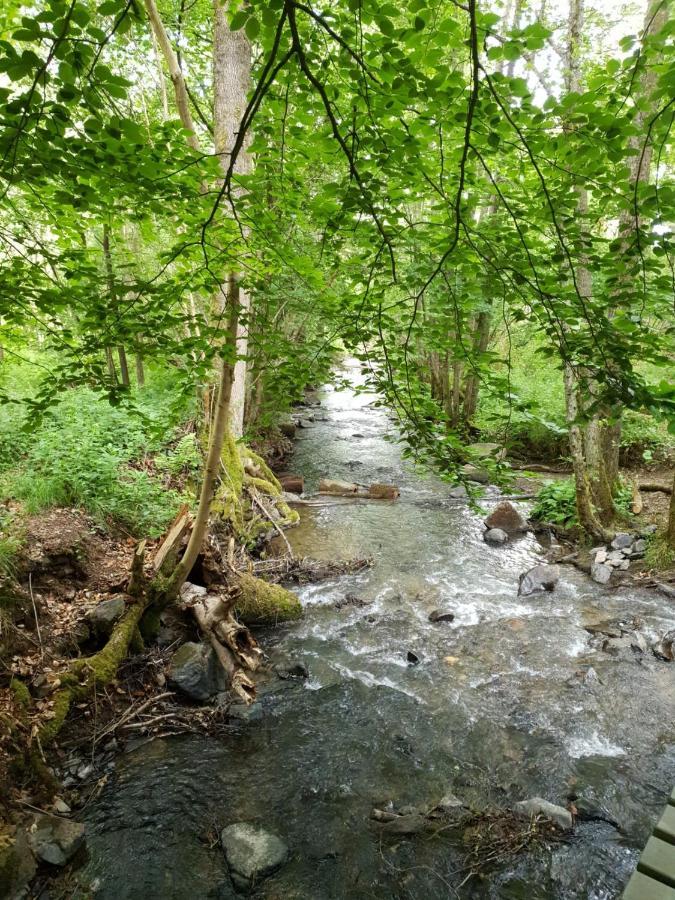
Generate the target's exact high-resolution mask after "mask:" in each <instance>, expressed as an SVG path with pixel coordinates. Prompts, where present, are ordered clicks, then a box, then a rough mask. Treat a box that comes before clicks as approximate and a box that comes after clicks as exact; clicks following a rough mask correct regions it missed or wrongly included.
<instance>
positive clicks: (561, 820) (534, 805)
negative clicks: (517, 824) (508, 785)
mask: <svg viewBox="0 0 675 900" xmlns="http://www.w3.org/2000/svg"><path fill="white" fill-rule="evenodd" d="M513 811H514V812H515V813H516V815H519V816H523V818H533V817H534V816H544V817H545V818H547V819H550V820H551V822H555V824H556V825H558V826H559V827H560V828H565V829H568V828H571V827H572V825H573V824H574V820H573V819H572V813H571V812H570V811H569V810H568V809H565V807H564V806H557V805H556V804H555V803H549V801H548V800H543V799H542V798H541V797H531V798H530V799H529V800H521V801H520V803H516V804H515V806H514V807H513Z"/></svg>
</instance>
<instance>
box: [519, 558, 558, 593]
mask: <svg viewBox="0 0 675 900" xmlns="http://www.w3.org/2000/svg"><path fill="white" fill-rule="evenodd" d="M559 578H560V570H559V569H558V567H557V566H549V565H539V566H535V567H534V568H533V569H530V571H529V572H524V573H523V574H522V575H521V576H520V584H519V586H518V596H519V597H528V596H529V595H530V594H535V593H537V592H538V591H552V590H553V588H554V587H555V586H556V584H557V583H558V579H559Z"/></svg>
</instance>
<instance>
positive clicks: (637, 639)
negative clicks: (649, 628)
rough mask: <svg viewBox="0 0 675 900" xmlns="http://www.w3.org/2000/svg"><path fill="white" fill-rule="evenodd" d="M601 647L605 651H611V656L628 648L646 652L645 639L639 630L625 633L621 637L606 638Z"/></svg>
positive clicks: (637, 651)
mask: <svg viewBox="0 0 675 900" xmlns="http://www.w3.org/2000/svg"><path fill="white" fill-rule="evenodd" d="M602 649H603V650H604V651H605V653H611V654H612V655H613V656H618V655H619V654H620V653H622V652H626V651H629V650H630V651H632V652H635V653H646V652H647V641H646V640H645V639H644V637H643V636H642V635H641V634H640V632H639V631H633V632H632V633H631V634H626V635H624V636H623V637H619V638H607V640H606V641H605V642H604V643H603V645H602Z"/></svg>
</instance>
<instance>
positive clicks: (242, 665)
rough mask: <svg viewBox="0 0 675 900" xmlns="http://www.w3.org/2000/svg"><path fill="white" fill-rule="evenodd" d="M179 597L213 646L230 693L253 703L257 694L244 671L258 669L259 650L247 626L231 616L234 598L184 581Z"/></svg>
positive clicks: (260, 651)
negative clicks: (208, 591)
mask: <svg viewBox="0 0 675 900" xmlns="http://www.w3.org/2000/svg"><path fill="white" fill-rule="evenodd" d="M181 600H182V602H183V605H184V606H185V607H186V608H189V609H191V610H192V613H193V615H194V617H195V619H196V620H197V624H198V625H199V628H200V630H201V631H202V633H203V634H204V636H205V637H206V638H207V640H208V641H209V643H210V644H211V646H212V647H213V650H214V652H215V654H216V657H217V658H218V661H219V663H220V664H221V666H222V668H223V670H224V671H225V673H226V674H227V677H228V680H229V682H230V688H231V690H232V692H233V693H235V694H237V695H238V696H239V697H240V698H241V699H242V700H243V701H244V702H245V703H247V704H248V703H252V702H253V701H254V700H255V696H256V690H255V684H254V683H253V681H252V680H251V679H250V678H249V676H248V675H247V674H246V673H247V672H255V670H256V669H257V668H258V666H259V665H260V661H261V659H262V650H261V649H260V648H259V647H258V645H257V643H256V641H255V639H254V638H253V636H252V635H251V633H250V631H249V630H248V628H246V627H245V626H244V625H240V624H239V622H237V620H236V619H235V618H234V615H233V613H232V608H233V606H234V598H232V597H225V596H223V595H221V594H208V593H207V591H206V588H201V587H199V586H198V585H194V584H190V582H186V583H185V584H184V585H183V587H182V588H181Z"/></svg>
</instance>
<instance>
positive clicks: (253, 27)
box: [244, 16, 260, 41]
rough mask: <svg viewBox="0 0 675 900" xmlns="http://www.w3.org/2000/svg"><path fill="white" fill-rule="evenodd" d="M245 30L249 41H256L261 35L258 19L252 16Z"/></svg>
mask: <svg viewBox="0 0 675 900" xmlns="http://www.w3.org/2000/svg"><path fill="white" fill-rule="evenodd" d="M244 30H245V32H246V36H247V37H248V39H249V40H250V41H254V40H255V39H256V38H257V37H258V34H259V33H260V22H259V21H258V20H257V19H256V17H255V16H251V17H250V18H249V19H248V20H247V22H246V25H245V27H244Z"/></svg>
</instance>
